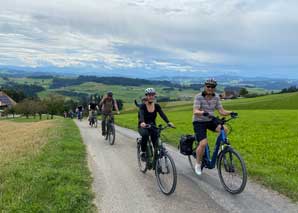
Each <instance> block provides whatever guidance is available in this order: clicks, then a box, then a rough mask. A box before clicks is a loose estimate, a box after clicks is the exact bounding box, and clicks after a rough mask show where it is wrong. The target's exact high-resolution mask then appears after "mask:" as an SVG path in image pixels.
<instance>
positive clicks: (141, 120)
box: [139, 107, 146, 128]
mask: <svg viewBox="0 0 298 213" xmlns="http://www.w3.org/2000/svg"><path fill="white" fill-rule="evenodd" d="M139 115H140V120H139V122H140V125H141V127H143V128H144V127H145V126H146V123H145V116H144V115H145V111H144V109H143V108H142V107H141V108H140V111H139Z"/></svg>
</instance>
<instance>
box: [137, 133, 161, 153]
mask: <svg viewBox="0 0 298 213" xmlns="http://www.w3.org/2000/svg"><path fill="white" fill-rule="evenodd" d="M139 133H140V135H141V136H142V141H141V150H142V152H146V146H147V141H148V140H149V136H150V138H151V141H152V144H153V147H154V148H155V147H156V146H157V139H158V137H157V131H156V130H154V129H145V128H141V127H139Z"/></svg>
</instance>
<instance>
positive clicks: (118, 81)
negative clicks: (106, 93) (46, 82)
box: [50, 76, 176, 89]
mask: <svg viewBox="0 0 298 213" xmlns="http://www.w3.org/2000/svg"><path fill="white" fill-rule="evenodd" d="M86 82H95V83H102V84H108V85H122V86H141V85H162V86H167V87H176V84H173V83H171V82H170V81H152V80H146V79H139V78H126V77H96V76H79V77H77V78H59V77H55V78H53V82H52V84H51V86H50V88H51V89H57V88H61V87H67V86H74V85H80V84H82V83H86Z"/></svg>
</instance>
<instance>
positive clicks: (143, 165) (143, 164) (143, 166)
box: [137, 141, 148, 173]
mask: <svg viewBox="0 0 298 213" xmlns="http://www.w3.org/2000/svg"><path fill="white" fill-rule="evenodd" d="M137 158H138V166H139V169H140V171H141V172H142V173H146V171H147V169H148V168H147V162H144V161H142V159H141V144H140V142H138V141H137Z"/></svg>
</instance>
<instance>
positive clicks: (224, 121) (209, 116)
mask: <svg viewBox="0 0 298 213" xmlns="http://www.w3.org/2000/svg"><path fill="white" fill-rule="evenodd" d="M207 117H208V118H211V119H212V120H214V121H216V122H217V123H218V124H221V125H224V124H225V123H228V122H229V121H230V120H233V119H236V118H238V116H231V118H229V119H227V120H226V118H225V117H222V118H219V117H215V116H213V115H208V116H207Z"/></svg>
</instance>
